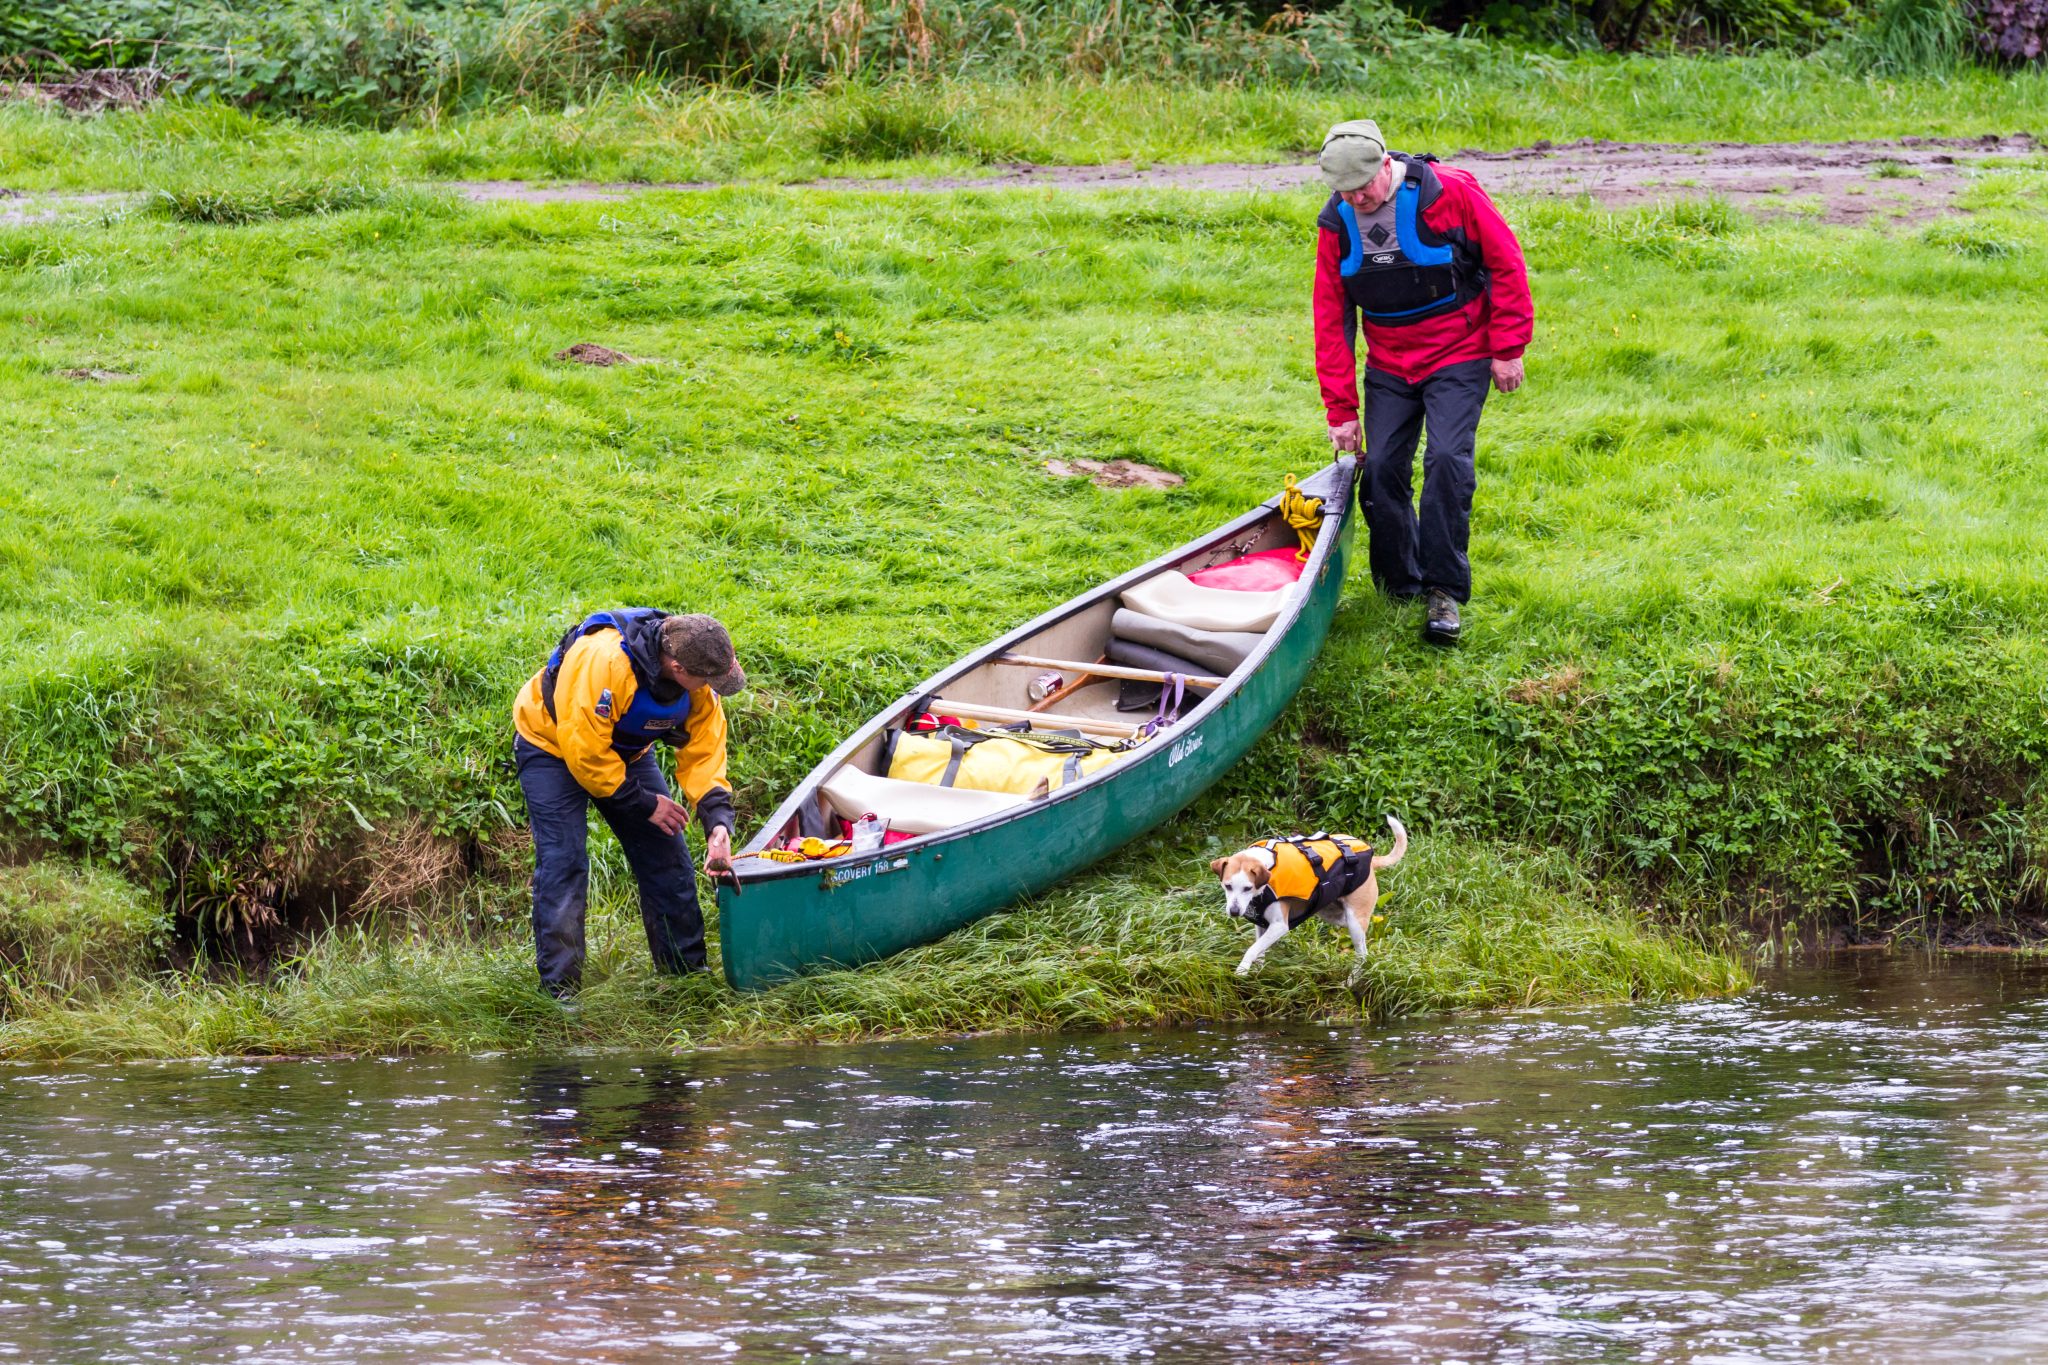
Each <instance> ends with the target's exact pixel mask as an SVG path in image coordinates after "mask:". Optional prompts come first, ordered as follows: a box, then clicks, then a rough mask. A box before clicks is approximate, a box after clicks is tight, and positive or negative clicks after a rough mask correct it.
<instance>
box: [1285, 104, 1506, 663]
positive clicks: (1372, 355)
mask: <svg viewBox="0 0 2048 1365" xmlns="http://www.w3.org/2000/svg"><path fill="white" fill-rule="evenodd" d="M1318 165H1319V166H1320V168H1321V170H1322V173H1323V179H1324V180H1326V181H1328V182H1329V185H1330V188H1331V190H1332V191H1333V193H1332V194H1331V195H1330V202H1329V204H1328V205H1327V206H1326V207H1325V208H1324V209H1323V212H1322V216H1321V217H1319V218H1317V219H1316V226H1317V227H1318V228H1320V229H1321V232H1320V234H1319V240H1318V241H1317V244H1316V285H1315V318H1316V377H1317V378H1318V380H1320V381H1321V384H1322V390H1323V407H1324V409H1325V411H1326V412H1327V413H1328V415H1329V422H1330V440H1331V441H1332V442H1333V443H1334V444H1335V445H1336V447H1337V449H1339V450H1350V451H1355V450H1357V449H1358V448H1359V445H1360V443H1361V431H1360V421H1359V403H1358V359H1357V344H1356V343H1357V336H1358V329H1359V324H1360V322H1361V321H1363V323H1364V326H1365V350H1366V356H1365V393H1366V402H1365V420H1364V423H1363V433H1362V440H1363V444H1364V446H1365V461H1364V470H1363V475H1362V477H1361V479H1360V481H1359V488H1358V500H1359V505H1360V507H1361V508H1362V509H1363V510H1364V512H1365V526H1366V532H1367V535H1368V536H1369V538H1370V540H1371V551H1370V555H1369V558H1370V560H1371V563H1372V577H1373V581H1374V582H1375V583H1377V584H1378V585H1379V587H1380V589H1381V590H1382V591H1384V592H1386V593H1388V594H1390V595H1392V596H1394V597H1397V598H1401V599H1403V600H1407V599H1412V598H1415V597H1419V596H1424V595H1426V596H1427V598H1428V607H1429V614H1428V617H1427V620H1426V621H1425V623H1424V626H1423V637H1424V638H1425V639H1428V640H1431V641H1434V642H1436V643H1438V644H1455V643H1456V642H1457V639H1458V631H1459V619H1458V608H1459V606H1460V605H1461V604H1462V603H1464V602H1467V601H1469V600H1470V599H1471V596H1472V566H1471V563H1470V562H1469V561H1468V560H1467V559H1466V557H1465V545H1466V541H1467V539H1468V536H1469V533H1470V531H1471V525H1472V490H1473V488H1474V486H1475V484H1476V481H1477V480H1476V476H1475V474H1474V472H1473V462H1472V450H1473V440H1474V437H1475V436H1476V434H1477V432H1478V430H1479V410H1480V408H1481V407H1483V406H1484V405H1485V403H1486V390H1487V386H1488V385H1489V384H1491V385H1492V386H1493V387H1495V388H1497V389H1499V390H1500V391H1501V392H1502V393H1513V392H1514V391H1515V390H1516V389H1518V388H1520V387H1521V385H1522V352H1523V351H1524V350H1525V349H1526V348H1527V347H1528V345H1529V335H1530V331H1531V329H1532V328H1533V326H1534V322H1535V312H1534V309H1533V307H1532V305H1531V304H1530V301H1529V272H1528V269H1527V267H1526V266H1524V265H1523V263H1522V246H1521V243H1519V242H1517V241H1516V240H1515V234H1514V232H1513V231H1512V230H1510V229H1509V227H1508V225H1507V222H1506V220H1504V219H1503V218H1502V217H1501V216H1500V211H1499V210H1498V209H1496V208H1494V206H1493V201H1492V200H1491V199H1489V198H1487V197H1486V191H1485V190H1482V189H1481V188H1479V182H1478V181H1476V180H1474V179H1473V178H1472V177H1471V175H1469V174H1468V173H1466V172H1464V171H1460V170H1456V169H1454V168H1452V167H1450V166H1439V165H1437V164H1436V160H1435V158H1434V157H1426V156H1424V157H1415V156H1406V155H1403V154H1401V153H1399V152H1396V153H1394V154H1392V155H1389V154H1388V152H1387V145H1386V142H1385V140H1384V139H1382V138H1381V137H1380V130H1379V125H1377V124H1376V123H1374V122H1373V121H1372V120H1370V119H1356V120H1353V121H1352V122H1349V123H1340V124H1338V125H1337V126H1336V127H1334V128H1332V129H1331V130H1330V135H1329V137H1327V138H1325V139H1324V141H1323V151H1322V155H1321V157H1320V158H1318ZM1425 426H1426V427H1427V429H1428V436H1429V440H1428V444H1427V445H1426V446H1425V448H1424V450H1423V453H1422V515H1421V518H1420V520H1419V521H1418V520H1417V517H1416V513H1415V506H1414V479H1415V472H1414V471H1415V445H1416V440H1417V438H1418V437H1419V436H1420V435H1421V434H1422V432H1423V430H1424V428H1425Z"/></svg>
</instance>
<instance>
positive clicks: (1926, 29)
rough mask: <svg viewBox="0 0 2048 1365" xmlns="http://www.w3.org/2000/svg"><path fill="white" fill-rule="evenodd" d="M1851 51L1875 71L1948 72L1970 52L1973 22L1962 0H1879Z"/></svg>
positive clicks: (1938, 74) (1890, 73)
mask: <svg viewBox="0 0 2048 1365" xmlns="http://www.w3.org/2000/svg"><path fill="white" fill-rule="evenodd" d="M1854 50H1855V51H1856V52H1857V54H1858V55H1859V56H1860V58H1861V60H1862V62H1863V64H1864V65H1865V66H1866V67H1867V68H1868V69H1869V70H1871V71H1873V72H1876V73H1878V74H1880V75H1885V76H1920V77H1927V76H1932V77H1942V76H1948V75H1951V74H1953V73H1955V72H1956V71H1958V70H1960V69H1961V68H1962V67H1963V66H1964V65H1965V64H1966V63H1967V62H1969V61H1970V59H1971V57H1972V56H1973V55H1974V54H1975V52H1976V34H1975V25H1974V23H1973V21H1972V19H1971V16H1970V11H1969V8H1968V6H1967V5H1966V4H1965V3H1963V0H1879V3H1878V4H1877V5H1876V6H1875V7H1874V8H1873V9H1872V11H1871V15H1870V19H1869V21H1868V23H1867V24H1866V25H1865V27H1864V29H1863V31H1862V32H1861V33H1860V34H1859V35H1858V37H1857V40H1856V42H1855V46H1854Z"/></svg>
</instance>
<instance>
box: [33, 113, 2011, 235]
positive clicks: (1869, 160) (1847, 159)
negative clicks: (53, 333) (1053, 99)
mask: <svg viewBox="0 0 2048 1365" xmlns="http://www.w3.org/2000/svg"><path fill="white" fill-rule="evenodd" d="M2041 153H2042V147H2041V144H2040V143H2039V142H2037V141H2036V140H2035V139H2034V138H2033V137H2031V136H2029V135H2027V134H2024V133H2022V134H2014V135H2010V136H1998V135H1987V136H1985V137H1981V138H1919V137H1908V138H1898V139H1893V140H1889V141H1882V142H1780V143H1746V142H1691V143H1681V142H1608V141H1602V140H1598V139H1584V140H1581V141H1578V142H1560V143H1548V142H1539V143H1537V144H1536V145H1535V146H1533V147H1518V148H1515V149H1514V150H1512V151H1505V152H1482V151H1474V150H1470V149H1467V150H1463V151H1454V152H1450V153H1447V154H1445V157H1444V159H1445V160H1446V161H1447V162H1450V163H1452V164H1454V165H1460V166H1464V167H1466V168H1468V169H1470V170H1472V171H1474V172H1475V173H1476V174H1478V176H1479V177H1480V179H1481V181H1482V182H1483V183H1484V184H1485V185H1486V186H1487V187H1488V188H1489V189H1491V190H1492V191H1494V192H1495V193H1497V194H1507V195H1545V196H1553V197H1559V198H1575V197H1577V196H1580V195H1584V196H1586V197H1588V198H1590V199H1591V200H1592V201H1593V202H1594V203H1597V204H1599V205H1601V206H1602V207H1604V208H1634V207H1639V206H1641V205H1644V204H1651V203H1656V202H1659V201H1667V200H1672V199H1685V198H1705V197H1708V196H1716V197H1719V198H1722V199H1726V200H1728V201H1729V202H1730V203H1733V204H1735V205H1736V206H1737V207H1740V208H1744V209H1747V210H1749V211H1751V212H1754V213H1757V214H1759V215H1761V216H1766V217H1769V216H1781V215H1792V214H1800V215H1807V216H1811V217H1815V218H1818V219H1819V220H1820V221H1822V222H1827V223H1840V224H1856V223H1864V222H1872V221H1875V222H1878V223H1884V222H1899V221H1902V222H1917V221H1921V220H1924V219H1928V218H1933V217H1937V216H1939V215H1941V214H1944V213H1949V212H1953V211H1955V199H1956V196H1957V194H1958V193H1959V192H1960V191H1961V190H1962V189H1963V188H1964V187H1965V186H1966V185H1968V183H1969V175H1968V171H1969V170H1970V169H1971V168H1973V167H1980V166H1983V165H1985V164H1986V163H1988V162H1996V161H2000V160H2004V161H2011V160H2015V159H2017V160H2022V161H2024V162H2026V163H2028V164H2032V165H2035V166H2042V165H2048V159H2044V158H2043V157H2042V155H2041ZM1314 179H1315V167H1314V165H1313V164H1312V163H1311V162H1310V161H1308V160H1307V159H1306V158H1304V159H1303V160H1301V161H1299V162H1279V163H1274V162H1226V163H1218V164H1213V165H1203V166H1149V167H1143V168H1139V167H1134V166H1132V165H1131V164H1130V163H1128V162H1125V163H1120V164H1111V165H1106V166H1039V165H1031V164H1014V165H1007V166H999V167H996V168H994V169H993V170H992V171H991V173H990V174H987V175H980V176H935V177H909V178H903V179H896V180H817V181H810V182H806V183H801V184H798V185H796V186H794V187H793V188H797V189H819V190H857V191H867V192H874V193H915V192H930V191H943V190H1013V189H1054V190H1070V191H1088V190H1098V191H1099V190H1209V191H1218V192H1226V193H1228V192H1237V193H1281V192H1289V191H1294V190H1299V189H1301V188H1303V187H1305V186H1307V185H1309V184H1311V183H1312V182H1313V181H1314ZM437 183H440V184H441V185H443V186H444V187H445V188H448V189H450V190H453V191H454V192H455V193H457V194H459V195H461V196H462V197H463V198H465V199H468V200H470V201H471V202H473V203H480V204H489V203H507V202H512V203H529V204H555V203H611V202H616V201H619V200H624V199H630V198H632V197H633V196H635V195H638V194H643V193H646V192H648V191H695V190H709V189H717V188H721V187H722V186H721V185H720V184H718V183H716V182H710V181H678V182H670V183H661V184H636V183H620V182H598V181H563V182H556V183H533V182H529V181H522V180H456V181H444V182H437ZM10 196H11V197H10ZM138 197H139V196H132V195H131V196H123V195H106V194H95V195H87V194H49V195H23V194H20V193H19V192H15V191H8V190H4V189H0V224H8V223H27V222H39V221H47V220H49V219H51V218H56V217H64V216H69V215H70V214H72V213H75V212H77V211H80V210H98V211H106V210H107V209H109V208H112V207H115V206H116V205H117V204H119V203H121V202H124V201H132V200H133V199H135V198H138Z"/></svg>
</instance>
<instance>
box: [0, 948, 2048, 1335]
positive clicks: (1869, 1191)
mask: <svg viewBox="0 0 2048 1365" xmlns="http://www.w3.org/2000/svg"><path fill="white" fill-rule="evenodd" d="M2044 1026H2048V970H2044V968H2042V967H2040V966H2030V965H2028V964H2026V963H2023V962H2016V961H2012V960H1984V959H1974V960H1962V961H1955V960H1947V961H1938V962H1929V961H1925V960H1917V959H1887V958H1851V959H1848V960H1845V961H1842V962H1838V963H1834V964H1831V965H1829V966H1826V967H1823V968H1817V969H1812V970H1804V971H1798V972H1791V973H1787V974H1784V975H1782V976H1779V977H1777V978H1776V979H1774V980H1773V981H1772V982H1771V983H1770V985H1769V987H1768V988H1767V989H1765V990H1763V991H1760V992H1758V993H1756V994H1755V995H1752V996H1750V997H1748V998H1745V999H1741V1000H1733V1001H1714V1002H1708V1003H1702V1004H1695V1005H1681V1006H1666V1007H1656V1008H1639V1009H1603V1010H1578V1011H1552V1012H1546V1013H1529V1014H1510V1015H1495V1016H1487V1017H1482V1018H1476V1019H1460V1020H1454V1021H1448V1022H1431V1023H1425V1024H1419V1025H1411V1026H1407V1027H1402V1028H1395V1029H1378V1030H1360V1029H1353V1028H1328V1027H1325V1028H1316V1029H1301V1030H1290V1031H1277V1032H1276V1031H1226V1030H1214V1031H1203V1032H1184V1033H1153V1034H1124V1035H1115V1036H1108V1037H1092V1038H1057V1039H993V1040H975V1041H971V1042H960V1043H950V1044H901V1045H887V1046H869V1047H858V1048H843V1049H821V1050H794V1049H789V1050H776V1051H755V1052H747V1053H724V1054H715V1055H709V1056H692V1057H683V1058H670V1057H655V1058H646V1057H599V1058H571V1059H567V1060H561V1059H557V1060H552V1061H534V1060H527V1059H512V1058H496V1059H480V1060H479V1059H428V1060H405V1061H370V1062H351V1063H281V1064H273V1065H264V1066H252V1065H239V1064H236V1065H199V1064H191V1065H176V1066H128V1067H92V1068H80V1069H68V1070H61V1071H43V1070H34V1069H6V1070H0V1360H24V1361H38V1362H41V1361H72V1360H106V1361H116V1360H122V1361H126V1360H133V1361H143V1360H147V1361H224V1360H247V1361H286V1360H291V1361H302V1360H337V1361H341V1360H345V1361H378V1360H391V1361H398V1360H404V1361H418V1360H445V1361H479V1360H513V1361H555V1360H589V1361H652V1360H657V1359H662V1360H666V1359H672V1358H677V1357H678V1356H679V1355H680V1356H681V1357H687V1358H703V1357H711V1358H719V1359H734V1360H752V1359H758V1360H788V1359H793V1358H800V1357H803V1356H807V1355H844V1356H847V1357H851V1358H866V1359H870V1360H906V1359H918V1360H924V1359H936V1358H942V1357H943V1358H948V1359H965V1360H974V1359H981V1360H989V1359H995V1360H1009V1359H1016V1358H1021V1357H1028V1356H1035V1355H1044V1356H1065V1357H1078V1358H1084V1359H1154V1360H1181V1361H1202V1360H1218V1361H1221V1360H1225V1359H1241V1358H1257V1359H1286V1360H1322V1359H1343V1360H1409V1359H1418V1358H1421V1359H1436V1360H1441V1359H1452V1358H1457V1359H1466V1360H1487V1361H1525V1360H1541V1361H1552V1360H1556V1361H1565V1360H1569V1361H1586V1360H1593V1361H1606V1360H1616V1361H1619V1360H1708V1359H1711V1360H1752V1359H1753V1360H1763V1359H1771V1360H1785V1359H1795V1358H1797V1359H1837V1360H1927V1359H1944V1358H1945V1359H1957V1360H1961V1359H1970V1360H1978V1359H1992V1358H2004V1359H2012V1360H2032V1359H2039V1358H2042V1357H2044V1356H2048V1316H2044V1311H2043V1310H2044V1309H2048V1294H2044V1292H2043V1291H2042V1289H2041V1288H2040V1287H2039V1286H2040V1283H2041V1275H2040V1272H2039V1266H2040V1265H2041V1263H2042V1261H2043V1258H2044V1257H2048V1042H2044V1041H2043V1038H2044Z"/></svg>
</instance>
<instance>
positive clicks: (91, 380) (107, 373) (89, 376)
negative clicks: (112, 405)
mask: <svg viewBox="0 0 2048 1365" xmlns="http://www.w3.org/2000/svg"><path fill="white" fill-rule="evenodd" d="M57 373H58V374H60V375H62V376H63V377H64V378H66V379H76V380H77V381H79V382H80V383H82V384H110V383H113V382H114V381H116V380H120V379H134V378H137V376H135V375H132V374H130V373H128V372H127V371H126V370H94V369H78V370H59V371H57Z"/></svg>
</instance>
